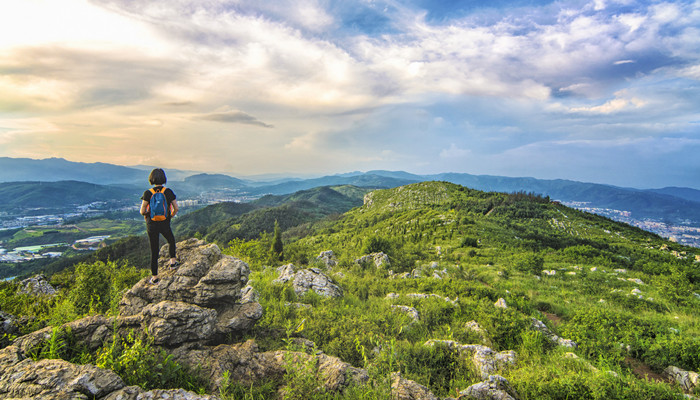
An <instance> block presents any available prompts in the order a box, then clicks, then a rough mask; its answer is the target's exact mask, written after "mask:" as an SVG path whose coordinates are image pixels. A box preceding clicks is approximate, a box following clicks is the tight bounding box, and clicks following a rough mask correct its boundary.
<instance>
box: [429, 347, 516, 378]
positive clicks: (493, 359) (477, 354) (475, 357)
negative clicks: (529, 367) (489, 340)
mask: <svg viewBox="0 0 700 400" xmlns="http://www.w3.org/2000/svg"><path fill="white" fill-rule="evenodd" d="M436 344H439V345H443V346H445V347H447V348H448V349H450V350H452V351H456V352H459V353H460V354H461V355H465V353H466V354H467V355H471V360H472V363H473V364H474V367H475V368H476V370H477V372H478V373H479V375H481V379H488V377H489V376H490V375H492V374H493V373H494V372H496V371H498V370H500V369H502V368H505V367H507V366H510V365H515V362H516V355H515V352H514V351H513V350H507V351H501V352H499V353H497V352H495V351H493V350H491V348H490V347H486V346H483V345H480V344H460V343H459V342H456V341H454V340H435V339H431V340H428V341H427V342H425V345H426V346H435V345H436Z"/></svg>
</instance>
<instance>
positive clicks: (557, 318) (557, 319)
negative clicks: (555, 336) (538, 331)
mask: <svg viewBox="0 0 700 400" xmlns="http://www.w3.org/2000/svg"><path fill="white" fill-rule="evenodd" d="M541 313H542V314H544V316H545V317H547V319H548V320H549V321H550V322H552V324H553V325H554V326H559V324H561V317H560V316H558V315H557V314H552V313H548V312H546V311H541Z"/></svg>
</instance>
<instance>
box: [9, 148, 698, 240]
mask: <svg viewBox="0 0 700 400" xmlns="http://www.w3.org/2000/svg"><path fill="white" fill-rule="evenodd" d="M151 168H152V167H148V166H138V167H124V166H118V165H112V164H106V163H92V164H87V163H78V162H71V161H66V160H64V159H59V158H50V159H45V160H32V159H21V158H7V157H4V158H0V182H18V181H43V182H55V181H68V180H73V181H82V182H88V183H94V184H102V185H117V184H118V185H119V186H120V191H118V192H121V190H123V187H124V186H125V185H126V184H128V185H129V186H133V187H134V189H133V190H134V191H135V193H136V194H138V196H140V190H143V187H145V186H147V174H148V172H147V171H148V170H149V169H151ZM166 172H167V174H168V177H169V181H168V184H169V186H170V187H173V189H176V190H177V191H178V193H179V194H182V195H183V196H194V195H196V194H198V193H201V192H205V191H227V190H228V191H233V192H235V193H240V194H245V195H247V196H249V197H262V196H264V195H267V194H273V195H285V194H290V193H295V192H298V191H301V190H308V189H312V188H316V187H322V186H341V185H350V186H357V187H362V188H393V187H397V186H403V185H407V184H411V183H416V182H422V181H446V182H451V183H456V184H459V185H462V186H466V187H469V188H472V189H477V190H482V191H487V192H506V193H513V192H527V193H535V194H540V195H543V196H549V197H550V198H551V199H552V200H559V201H562V202H583V203H587V205H588V206H589V207H594V208H608V209H617V210H624V211H629V212H631V213H632V215H633V216H634V218H635V219H640V220H641V219H647V218H648V219H654V220H662V221H667V222H671V223H674V224H684V223H690V224H692V225H696V226H700V190H696V189H691V188H680V187H668V188H661V189H633V188H623V187H617V186H610V185H602V184H595V183H585V182H576V181H570V180H563V179H555V180H543V179H535V178H512V177H503V176H490V175H471V174H466V173H442V174H433V175H415V174H411V173H408V172H404V171H382V170H376V171H368V172H350V173H345V174H338V175H330V176H324V177H321V178H313V179H299V178H288V179H277V180H276V181H275V182H269V181H268V182H263V181H260V182H257V181H251V180H243V179H238V178H235V177H231V176H228V175H222V174H204V173H196V172H189V171H180V170H167V171H166ZM63 186H65V185H63ZM137 188H139V189H137ZM7 190H9V189H8V187H7V186H6V184H0V191H1V192H2V196H0V200H4V204H3V201H0V206H3V205H5V206H6V205H7V202H8V201H10V202H11V201H12V198H13V195H12V194H11V193H4V192H5V191H7ZM13 190H18V189H17V188H14V189H13ZM81 190H84V189H81ZM61 196H63V194H62V195H61ZM66 196H67V195H66ZM138 196H137V198H138Z"/></svg>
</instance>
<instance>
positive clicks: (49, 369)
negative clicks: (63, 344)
mask: <svg viewBox="0 0 700 400" xmlns="http://www.w3.org/2000/svg"><path fill="white" fill-rule="evenodd" d="M0 365H2V367H3V368H2V372H0V398H32V399H48V400H52V399H56V400H58V399H61V400H64V399H92V398H102V397H105V396H106V395H108V394H109V393H111V392H114V391H116V390H118V389H121V388H122V387H124V386H125V385H124V382H123V381H122V380H121V378H120V377H119V376H118V375H117V374H115V373H114V372H112V371H109V370H104V369H101V368H97V367H95V366H93V365H90V364H87V365H75V364H71V363H69V362H67V361H63V360H39V361H34V360H32V359H30V358H24V359H22V358H21V355H20V354H19V351H18V349H17V347H15V346H9V347H7V348H5V349H3V350H0Z"/></svg>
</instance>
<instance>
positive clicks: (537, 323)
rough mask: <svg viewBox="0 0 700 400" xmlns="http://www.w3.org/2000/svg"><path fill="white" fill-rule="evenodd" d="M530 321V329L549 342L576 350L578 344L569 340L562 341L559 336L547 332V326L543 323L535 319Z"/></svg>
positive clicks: (549, 331)
mask: <svg viewBox="0 0 700 400" xmlns="http://www.w3.org/2000/svg"><path fill="white" fill-rule="evenodd" d="M531 320H532V327H533V328H534V329H535V330H536V331H538V332H540V333H542V334H543V335H544V336H545V337H546V338H547V339H549V341H550V342H552V343H554V344H556V345H559V346H564V347H571V348H576V347H578V344H577V343H576V342H574V341H573V340H571V339H563V338H561V337H559V336H557V335H556V334H555V333H554V332H552V331H551V330H549V328H547V325H545V324H544V322H542V321H540V320H539V319H537V318H534V317H533V318H531Z"/></svg>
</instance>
